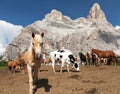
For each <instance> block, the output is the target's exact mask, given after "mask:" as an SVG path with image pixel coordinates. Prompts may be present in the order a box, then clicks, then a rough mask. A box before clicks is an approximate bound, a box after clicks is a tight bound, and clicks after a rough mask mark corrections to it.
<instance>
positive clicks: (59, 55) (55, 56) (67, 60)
mask: <svg viewBox="0 0 120 94" xmlns="http://www.w3.org/2000/svg"><path fill="white" fill-rule="evenodd" d="M50 58H51V61H52V67H53V71H54V72H55V69H54V67H55V62H56V61H61V63H62V64H61V70H60V73H62V68H63V67H64V65H65V64H66V65H67V71H68V72H70V71H69V65H72V67H73V68H74V69H75V70H77V71H79V64H78V63H77V62H76V60H75V58H74V56H73V54H72V52H71V51H70V50H67V49H61V50H57V51H53V52H51V53H50Z"/></svg>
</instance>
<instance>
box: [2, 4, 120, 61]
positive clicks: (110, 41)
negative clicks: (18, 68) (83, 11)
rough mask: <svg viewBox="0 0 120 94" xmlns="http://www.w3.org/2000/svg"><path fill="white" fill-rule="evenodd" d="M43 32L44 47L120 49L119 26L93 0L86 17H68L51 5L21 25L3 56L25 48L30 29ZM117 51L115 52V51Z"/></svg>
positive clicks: (80, 49)
mask: <svg viewBox="0 0 120 94" xmlns="http://www.w3.org/2000/svg"><path fill="white" fill-rule="evenodd" d="M41 31H43V32H44V33H45V43H44V50H45V51H46V52H48V53H49V52H50V51H52V50H54V49H59V48H62V47H64V48H67V49H69V50H71V51H72V52H73V53H74V54H75V55H78V53H79V52H83V53H86V52H87V51H90V50H91V49H92V48H96V49H101V50H113V51H115V52H119V51H120V30H116V29H115V28H114V27H113V26H112V24H111V23H110V22H108V21H107V18H106V16H105V14H104V12H103V11H102V9H101V8H100V6H99V4H98V3H95V4H94V5H93V6H92V8H91V9H90V11H89V13H88V16H87V17H80V18H77V19H75V20H72V19H71V18H70V17H68V16H65V15H63V14H62V13H61V12H60V11H57V10H55V9H53V10H52V11H51V12H50V13H48V14H46V15H45V18H44V19H43V20H39V21H36V22H34V23H32V24H30V25H28V26H27V27H25V28H24V29H22V31H21V33H20V34H19V35H18V36H17V37H15V38H14V40H13V41H12V42H11V43H10V44H9V45H8V47H7V49H6V52H5V53H4V58H9V59H13V58H17V56H18V55H19V54H22V53H24V52H25V51H26V49H28V47H29V45H30V38H31V32H35V33H39V32H41ZM117 54H118V53H117Z"/></svg>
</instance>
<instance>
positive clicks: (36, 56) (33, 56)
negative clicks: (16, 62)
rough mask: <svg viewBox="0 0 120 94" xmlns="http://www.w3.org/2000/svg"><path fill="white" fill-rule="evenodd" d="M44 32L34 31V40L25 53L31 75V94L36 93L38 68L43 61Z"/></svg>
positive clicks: (29, 74)
mask: <svg viewBox="0 0 120 94" xmlns="http://www.w3.org/2000/svg"><path fill="white" fill-rule="evenodd" d="M43 37H44V33H43V32H41V33H40V34H34V33H32V40H31V45H30V47H29V49H28V50H27V51H26V52H25V54H24V61H25V63H26V64H27V71H28V77H29V94H34V93H35V91H34V89H35V88H34V82H35V81H36V80H38V70H39V68H40V66H41V63H42V62H43V56H42V48H43Z"/></svg>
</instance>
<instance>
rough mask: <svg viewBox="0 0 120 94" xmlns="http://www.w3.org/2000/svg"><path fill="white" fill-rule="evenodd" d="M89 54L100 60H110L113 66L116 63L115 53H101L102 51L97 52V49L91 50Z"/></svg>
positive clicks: (109, 51)
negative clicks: (93, 54)
mask: <svg viewBox="0 0 120 94" xmlns="http://www.w3.org/2000/svg"><path fill="white" fill-rule="evenodd" d="M91 52H92V53H95V54H96V55H97V56H98V57H99V58H100V59H101V58H111V61H112V62H113V63H114V64H115V65H116V64H117V63H118V61H117V58H116V55H115V53H114V52H113V51H111V50H107V51H102V50H98V49H92V51H91Z"/></svg>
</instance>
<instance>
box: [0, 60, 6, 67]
mask: <svg viewBox="0 0 120 94" xmlns="http://www.w3.org/2000/svg"><path fill="white" fill-rule="evenodd" d="M7 64H8V62H7V61H5V60H2V61H0V67H2V66H7Z"/></svg>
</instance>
